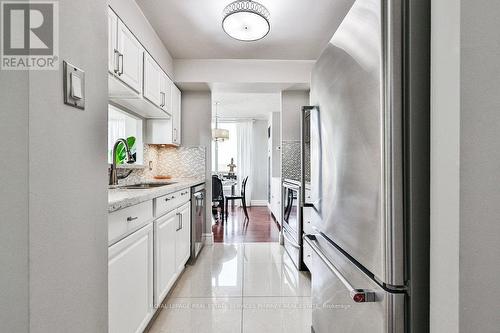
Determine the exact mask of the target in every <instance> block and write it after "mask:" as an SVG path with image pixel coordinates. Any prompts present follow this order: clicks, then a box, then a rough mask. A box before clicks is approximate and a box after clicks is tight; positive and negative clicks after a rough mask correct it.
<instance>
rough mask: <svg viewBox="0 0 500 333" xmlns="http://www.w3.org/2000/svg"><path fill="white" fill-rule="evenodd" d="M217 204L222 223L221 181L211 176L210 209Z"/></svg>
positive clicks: (222, 192) (222, 196) (222, 194)
mask: <svg viewBox="0 0 500 333" xmlns="http://www.w3.org/2000/svg"><path fill="white" fill-rule="evenodd" d="M214 203H217V208H219V207H220V208H221V215H220V216H221V220H222V222H224V190H223V188H222V181H221V180H220V178H219V177H218V176H216V175H212V208H214Z"/></svg>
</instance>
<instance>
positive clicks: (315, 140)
mask: <svg viewBox="0 0 500 333" xmlns="http://www.w3.org/2000/svg"><path fill="white" fill-rule="evenodd" d="M308 110H309V113H310V116H309V117H310V147H311V151H310V160H311V201H310V202H309V205H307V207H315V208H316V209H317V210H321V203H320V198H321V196H322V193H320V189H321V182H322V175H321V168H322V163H323V156H322V153H323V152H322V149H323V147H322V139H321V125H320V112H319V106H312V107H310V108H309V109H308ZM304 200H305V199H304Z"/></svg>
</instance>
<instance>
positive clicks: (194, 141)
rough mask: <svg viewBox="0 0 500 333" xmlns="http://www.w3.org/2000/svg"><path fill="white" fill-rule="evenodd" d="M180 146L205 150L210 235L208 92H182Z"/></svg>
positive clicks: (210, 155)
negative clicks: (199, 147) (198, 147)
mask: <svg viewBox="0 0 500 333" xmlns="http://www.w3.org/2000/svg"><path fill="white" fill-rule="evenodd" d="M181 103H182V104H181V105H182V131H181V132H182V145H183V146H204V147H205V148H206V164H205V165H206V168H207V170H206V183H205V184H206V190H207V200H206V205H207V224H206V226H207V229H206V230H205V233H207V234H211V233H212V225H211V219H212V214H211V204H210V200H211V198H212V170H211V169H212V167H211V166H212V159H211V157H212V151H211V150H212V95H211V93H210V92H209V91H184V92H182V100H181Z"/></svg>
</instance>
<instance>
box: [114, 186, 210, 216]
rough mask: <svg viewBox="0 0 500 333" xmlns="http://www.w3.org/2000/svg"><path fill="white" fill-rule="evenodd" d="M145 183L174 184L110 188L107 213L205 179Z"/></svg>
mask: <svg viewBox="0 0 500 333" xmlns="http://www.w3.org/2000/svg"><path fill="white" fill-rule="evenodd" d="M147 182H148V183H162V182H174V183H175V184H171V185H166V186H161V187H155V188H150V189H124V188H119V187H115V188H110V189H109V190H108V213H112V212H114V211H117V210H120V209H123V208H127V207H130V206H133V205H137V204H139V203H141V202H144V201H148V200H152V199H154V198H157V197H161V196H162V195H166V194H169V193H172V192H176V191H180V190H182V189H185V188H188V187H192V186H195V185H198V184H201V183H204V182H205V178H172V179H168V180H155V179H152V180H148V181H147Z"/></svg>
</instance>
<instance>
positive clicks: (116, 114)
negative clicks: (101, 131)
mask: <svg viewBox="0 0 500 333" xmlns="http://www.w3.org/2000/svg"><path fill="white" fill-rule="evenodd" d="M131 136H133V137H135V145H134V147H132V150H133V151H135V153H136V162H135V163H136V164H142V163H143V146H142V142H143V141H142V119H141V118H139V117H136V116H133V115H131V114H129V113H127V112H125V111H122V110H120V109H118V108H116V107H114V106H112V105H109V106H108V163H111V161H112V154H113V146H114V144H115V142H116V140H118V139H119V138H123V139H126V138H128V137H131Z"/></svg>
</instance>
